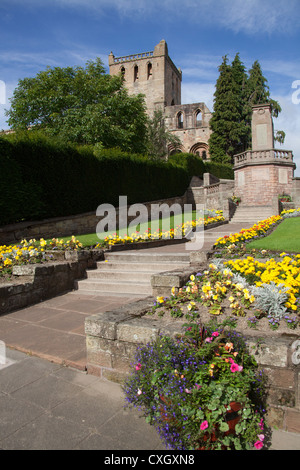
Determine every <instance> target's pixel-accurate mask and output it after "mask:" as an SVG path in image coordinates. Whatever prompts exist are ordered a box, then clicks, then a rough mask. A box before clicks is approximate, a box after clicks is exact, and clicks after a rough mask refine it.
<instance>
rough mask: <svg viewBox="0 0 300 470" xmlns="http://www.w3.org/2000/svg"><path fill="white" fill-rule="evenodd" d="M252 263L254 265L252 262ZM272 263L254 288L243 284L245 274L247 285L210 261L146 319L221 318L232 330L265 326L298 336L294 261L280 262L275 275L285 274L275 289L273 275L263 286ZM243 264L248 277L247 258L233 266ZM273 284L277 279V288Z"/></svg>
mask: <svg viewBox="0 0 300 470" xmlns="http://www.w3.org/2000/svg"><path fill="white" fill-rule="evenodd" d="M251 260H252V261H251V263H252V264H253V265H254V266H256V265H255V263H254V260H253V258H251ZM247 263H248V264H247ZM274 263H275V262H272V261H270V262H269V263H268V265H267V266H266V269H265V274H264V275H263V274H262V273H263V271H262V268H261V274H262V276H263V279H264V282H262V281H259V280H257V281H256V282H258V285H256V284H255V283H254V284H250V283H249V282H248V281H250V280H252V277H251V278H250V277H249V276H250V273H249V274H248V272H247V274H248V281H247V279H246V278H245V277H243V276H241V271H239V270H238V269H232V270H231V269H229V267H227V265H226V263H224V264H223V262H222V261H220V260H214V263H211V264H210V265H209V268H208V269H207V270H205V271H204V272H202V273H200V272H199V273H196V274H195V275H192V276H191V277H190V280H189V281H188V282H187V284H186V285H185V286H184V287H182V288H180V289H176V288H175V287H174V288H173V289H172V295H171V296H170V297H157V299H156V302H155V303H154V305H153V308H152V311H151V312H149V314H155V315H156V316H163V315H165V314H168V315H169V316H171V317H173V318H182V317H186V318H187V319H189V318H191V317H192V318H194V317H195V318H196V317H198V316H199V315H200V317H201V320H202V321H204V319H205V321H207V319H209V318H211V317H215V316H219V317H220V318H221V317H222V316H223V317H224V318H226V320H227V322H228V323H230V324H231V325H233V326H235V327H238V326H239V328H238V329H239V330H244V329H245V326H247V327H248V328H258V326H259V325H260V327H261V325H262V324H263V325H264V326H266V322H267V325H268V326H269V327H270V328H271V329H278V328H279V327H280V331H288V330H289V329H294V330H297V331H299V325H300V323H299V320H300V318H299V315H300V301H299V298H300V295H299V280H300V265H299V257H298V256H297V257H295V259H292V258H290V259H283V261H282V262H281V263H280V267H278V269H279V270H278V271H277V272H278V276H279V273H280V272H281V271H280V269H281V270H282V272H285V273H287V274H286V276H287V277H286V279H285V282H286V284H285V285H281V284H280V277H278V279H276V278H275V277H274V276H275V274H274V275H273V278H272V280H271V281H270V282H269V283H266V282H265V281H266V278H267V276H268V274H267V273H268V272H270V270H272V268H274ZM244 264H246V265H249V269H250V271H251V276H252V275H253V272H252V267H250V259H248V260H244V261H243V260H241V261H240V260H237V261H235V264H234V266H233V267H235V266H236V267H238V266H239V267H240V266H243V265H244ZM258 266H260V265H259V264H257V272H258V273H259V272H260V271H259V269H258ZM242 269H243V268H242ZM283 270H285V271H283ZM292 272H293V273H294V274H293V275H292V274H291V273H292ZM288 273H290V274H288ZM259 275H260V274H259ZM283 275H284V274H283ZM254 276H255V274H254ZM291 276H292V277H291ZM260 279H261V278H260ZM274 279H276V280H277V284H276V283H275V282H274ZM241 324H242V325H241Z"/></svg>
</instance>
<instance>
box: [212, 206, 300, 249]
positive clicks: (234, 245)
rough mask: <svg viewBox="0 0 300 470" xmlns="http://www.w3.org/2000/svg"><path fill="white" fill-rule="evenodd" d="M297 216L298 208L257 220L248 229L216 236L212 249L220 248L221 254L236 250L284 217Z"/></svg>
mask: <svg viewBox="0 0 300 470" xmlns="http://www.w3.org/2000/svg"><path fill="white" fill-rule="evenodd" d="M298 216H300V208H298V209H289V210H284V211H282V212H281V214H280V215H274V216H272V217H269V218H268V219H265V220H262V221H260V222H257V223H256V224H254V225H253V226H252V227H250V228H248V229H243V230H241V231H240V232H237V233H233V234H231V235H225V236H224V237H220V238H218V239H217V240H216V242H215V244H214V249H215V250H216V251H217V250H221V255H222V256H224V255H226V254H227V253H228V251H229V252H232V251H233V252H234V251H238V250H239V249H241V247H243V245H245V244H247V243H249V242H251V241H253V240H256V239H257V238H260V237H265V236H266V235H267V234H268V232H270V230H274V228H275V227H276V226H277V225H278V223H280V222H282V221H283V220H284V219H285V218H287V217H298Z"/></svg>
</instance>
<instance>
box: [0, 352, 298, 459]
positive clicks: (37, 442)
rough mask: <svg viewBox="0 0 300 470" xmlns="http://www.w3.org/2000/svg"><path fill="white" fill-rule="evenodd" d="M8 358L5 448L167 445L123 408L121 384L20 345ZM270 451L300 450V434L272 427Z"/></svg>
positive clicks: (2, 375)
mask: <svg viewBox="0 0 300 470" xmlns="http://www.w3.org/2000/svg"><path fill="white" fill-rule="evenodd" d="M7 359H8V360H9V361H10V365H9V366H7V367H6V368H4V369H0V409H1V416H0V449H1V450H102V451H112V450H116V451H117V450H119V451H120V450H121V451H122V450H132V451H147V450H150V451H154V452H155V453H156V454H159V452H161V451H164V450H166V449H165V446H164V443H163V442H162V440H161V439H160V437H159V436H158V434H157V432H156V430H155V429H154V428H153V427H152V426H150V425H149V424H148V423H146V421H145V419H144V418H143V417H142V416H140V413H139V412H137V411H136V410H132V409H129V408H126V407H124V405H125V399H124V394H123V391H122V388H121V386H120V385H119V384H117V383H113V382H109V381H107V380H104V379H101V378H99V377H95V376H91V375H88V374H86V373H85V372H83V371H79V370H77V369H73V368H70V367H65V366H63V365H60V364H55V363H52V362H50V361H47V360H44V359H41V358H38V357H34V356H29V355H28V354H25V353H22V352H20V351H16V350H11V349H8V350H7ZM270 450H300V434H293V433H287V432H283V431H278V430H273V433H272V444H271V446H270Z"/></svg>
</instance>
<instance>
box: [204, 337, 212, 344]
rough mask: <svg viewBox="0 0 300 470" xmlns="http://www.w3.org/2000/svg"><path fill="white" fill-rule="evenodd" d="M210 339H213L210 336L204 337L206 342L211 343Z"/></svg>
mask: <svg viewBox="0 0 300 470" xmlns="http://www.w3.org/2000/svg"><path fill="white" fill-rule="evenodd" d="M212 340H213V337H212V336H211V337H210V338H206V339H205V342H206V343H211V342H212Z"/></svg>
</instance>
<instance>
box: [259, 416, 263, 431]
mask: <svg viewBox="0 0 300 470" xmlns="http://www.w3.org/2000/svg"><path fill="white" fill-rule="evenodd" d="M259 427H260V429H261V430H262V431H263V430H264V420H263V418H261V420H260V423H259Z"/></svg>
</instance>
